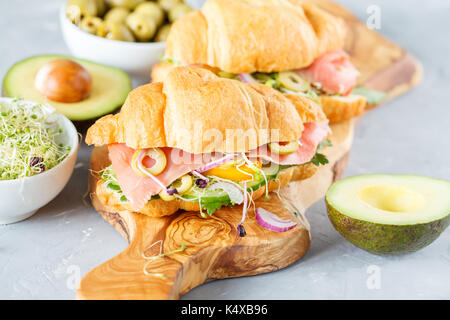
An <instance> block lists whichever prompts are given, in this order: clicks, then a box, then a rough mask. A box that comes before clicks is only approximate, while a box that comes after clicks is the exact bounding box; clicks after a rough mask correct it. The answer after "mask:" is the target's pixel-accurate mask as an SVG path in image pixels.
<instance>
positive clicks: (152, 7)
mask: <svg viewBox="0 0 450 320" xmlns="http://www.w3.org/2000/svg"><path fill="white" fill-rule="evenodd" d="M134 12H138V13H141V14H143V15H146V16H148V17H150V18H153V20H155V22H156V24H157V26H160V25H161V24H162V23H163V22H164V18H165V13H164V10H163V9H162V8H161V6H160V5H159V4H157V3H156V2H144V3H141V4H140V5H138V6H137V7H136V9H134Z"/></svg>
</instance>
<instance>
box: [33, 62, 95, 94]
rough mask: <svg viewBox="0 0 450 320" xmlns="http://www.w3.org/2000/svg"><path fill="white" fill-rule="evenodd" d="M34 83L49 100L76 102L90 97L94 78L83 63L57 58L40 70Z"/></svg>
mask: <svg viewBox="0 0 450 320" xmlns="http://www.w3.org/2000/svg"><path fill="white" fill-rule="evenodd" d="M34 84H35V87H36V89H37V90H38V91H39V92H40V93H41V94H43V95H44V96H45V97H47V98H48V99H49V100H52V101H57V102H63V103H74V102H80V101H83V100H85V99H87V98H89V96H90V94H91V88H92V78H91V75H90V74H89V72H88V71H87V70H86V69H85V68H84V67H83V66H82V65H81V64H79V63H77V62H75V61H73V60H70V59H55V60H52V61H50V62H48V63H46V64H44V65H43V66H42V67H41V68H40V69H39V70H38V72H37V74H36V77H35V82H34Z"/></svg>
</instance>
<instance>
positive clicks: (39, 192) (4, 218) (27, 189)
mask: <svg viewBox="0 0 450 320" xmlns="http://www.w3.org/2000/svg"><path fill="white" fill-rule="evenodd" d="M12 100H13V99H11V98H0V102H4V103H5V102H6V103H8V102H10V101H12ZM24 103H26V104H29V105H30V106H33V105H36V104H37V103H34V102H29V101H24ZM43 107H44V108H46V109H47V110H52V111H54V109H53V108H52V107H50V106H48V105H43ZM57 116H58V120H57V121H58V123H59V124H60V125H61V127H62V130H63V133H62V134H61V135H60V138H59V139H58V140H59V141H58V142H60V143H63V144H64V145H68V146H70V148H71V151H70V153H69V155H68V156H67V157H66V158H65V159H64V160H63V161H62V162H60V163H59V164H58V165H57V166H55V167H53V168H51V169H50V170H47V171H44V172H43V173H40V174H37V175H35V176H31V177H27V178H23V179H15V180H0V203H1V205H0V224H8V223H13V222H18V221H21V220H24V219H26V218H28V217H31V216H32V215H33V214H34V213H35V212H36V211H37V210H38V209H39V208H41V207H43V206H45V205H46V204H47V203H49V202H50V201H51V200H53V199H54V198H55V197H56V196H57V195H58V194H59V193H60V192H61V191H62V189H63V188H64V186H65V185H66V184H67V182H68V181H69V179H70V176H71V175H72V172H73V169H74V166H75V161H76V159H77V152H78V146H79V137H78V133H77V130H76V129H75V126H74V125H73V124H72V122H71V121H70V120H69V119H67V118H66V117H65V116H63V115H62V114H59V113H57Z"/></svg>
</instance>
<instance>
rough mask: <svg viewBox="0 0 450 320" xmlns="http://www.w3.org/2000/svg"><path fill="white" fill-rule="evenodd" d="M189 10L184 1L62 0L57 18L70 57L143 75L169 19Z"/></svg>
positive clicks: (162, 39) (160, 44)
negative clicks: (65, 0)
mask: <svg viewBox="0 0 450 320" xmlns="http://www.w3.org/2000/svg"><path fill="white" fill-rule="evenodd" d="M192 10H193V9H192V8H191V7H190V6H189V5H188V4H186V3H185V2H184V1H183V0H153V1H150V0H67V2H66V3H65V4H64V5H63V6H62V8H61V11H60V23H61V29H62V33H63V37H64V41H65V42H66V44H67V46H68V47H69V49H70V51H71V52H72V54H73V55H74V56H77V57H80V58H83V59H87V60H92V61H95V62H99V63H103V64H108V65H111V66H114V67H118V68H121V69H123V70H125V71H127V72H129V73H131V74H136V75H144V74H147V75H148V74H149V73H150V69H151V67H152V66H153V65H154V64H155V63H157V62H158V61H159V59H160V57H161V56H162V55H163V53H164V47H165V40H166V38H167V35H168V34H169V31H170V26H171V24H172V23H173V22H174V21H175V20H177V19H179V18H181V17H182V16H183V15H185V14H187V13H188V12H190V11H192Z"/></svg>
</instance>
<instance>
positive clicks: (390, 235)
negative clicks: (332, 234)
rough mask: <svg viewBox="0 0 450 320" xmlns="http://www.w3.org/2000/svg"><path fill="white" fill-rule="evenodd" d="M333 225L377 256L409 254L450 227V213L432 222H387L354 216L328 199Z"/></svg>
mask: <svg viewBox="0 0 450 320" xmlns="http://www.w3.org/2000/svg"><path fill="white" fill-rule="evenodd" d="M325 202H326V205H327V212H328V218H329V219H330V221H331V223H332V225H333V227H334V228H335V229H336V230H337V231H338V232H339V233H340V234H341V235H342V236H343V237H344V238H345V239H347V240H348V241H350V242H351V243H352V244H354V245H355V246H357V247H359V248H361V249H363V250H366V251H368V252H370V253H373V254H377V255H401V254H408V253H412V252H415V251H417V250H420V249H422V248H425V247H426V246H428V245H429V244H431V243H432V242H433V241H434V240H436V239H437V238H438V237H439V235H440V234H441V233H442V232H443V231H444V230H445V229H446V228H447V227H448V226H449V224H450V214H447V216H446V217H444V218H442V219H440V220H436V221H432V222H429V223H422V224H415V225H384V224H377V223H373V222H368V221H362V220H358V219H354V218H350V217H348V216H345V215H343V214H341V213H340V212H339V211H337V210H335V209H333V208H332V207H331V206H330V205H329V204H328V202H327V201H326V199H325Z"/></svg>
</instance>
